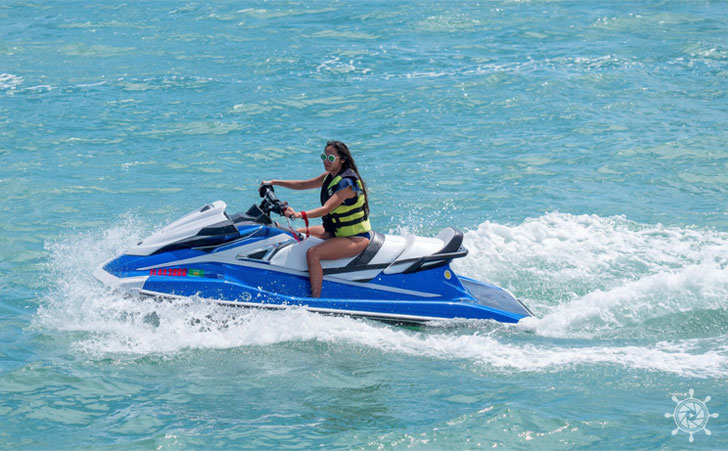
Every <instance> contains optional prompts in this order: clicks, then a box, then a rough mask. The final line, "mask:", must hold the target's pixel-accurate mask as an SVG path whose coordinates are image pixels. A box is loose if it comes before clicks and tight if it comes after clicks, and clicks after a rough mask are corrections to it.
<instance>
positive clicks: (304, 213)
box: [301, 210, 311, 238]
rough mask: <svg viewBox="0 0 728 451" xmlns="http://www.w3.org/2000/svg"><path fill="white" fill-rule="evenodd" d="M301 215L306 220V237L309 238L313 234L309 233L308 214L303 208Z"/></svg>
mask: <svg viewBox="0 0 728 451" xmlns="http://www.w3.org/2000/svg"><path fill="white" fill-rule="evenodd" d="M301 217H302V218H303V220H304V221H305V222H306V238H308V237H309V236H311V234H310V233H308V215H307V214H306V212H305V211H303V210H301Z"/></svg>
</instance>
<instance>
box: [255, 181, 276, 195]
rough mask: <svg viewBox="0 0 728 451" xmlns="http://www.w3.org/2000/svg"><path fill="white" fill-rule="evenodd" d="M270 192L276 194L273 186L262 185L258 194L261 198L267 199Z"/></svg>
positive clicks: (268, 184)
mask: <svg viewBox="0 0 728 451" xmlns="http://www.w3.org/2000/svg"><path fill="white" fill-rule="evenodd" d="M269 191H273V192H275V190H274V189H273V185H272V184H270V183H261V184H260V186H259V187H258V194H260V197H265V195H266V194H268V192H269Z"/></svg>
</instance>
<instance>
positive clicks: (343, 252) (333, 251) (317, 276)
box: [306, 236, 369, 298]
mask: <svg viewBox="0 0 728 451" xmlns="http://www.w3.org/2000/svg"><path fill="white" fill-rule="evenodd" d="M367 245H369V239H367V238H364V237H361V236H354V237H349V238H331V239H329V240H326V241H324V242H323V243H321V244H317V245H316V246H314V247H312V248H309V249H308V251H306V261H308V278H309V280H310V281H311V297H312V298H317V297H320V296H321V284H322V282H323V279H324V271H323V269H322V268H321V260H336V259H339V258H346V257H353V256H355V255H358V254H359V253H361V252H362V251H363V250H364V249H366V247H367Z"/></svg>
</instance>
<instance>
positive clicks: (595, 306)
mask: <svg viewBox="0 0 728 451" xmlns="http://www.w3.org/2000/svg"><path fill="white" fill-rule="evenodd" d="M465 245H466V247H468V248H469V249H470V251H471V253H470V255H469V257H468V258H467V259H465V260H463V261H460V262H456V263H455V264H454V265H453V266H454V268H455V269H456V270H458V271H459V272H461V273H463V274H465V275H469V276H471V277H475V278H485V279H489V280H491V281H493V282H495V283H498V284H500V285H503V286H505V287H507V288H509V289H510V290H511V291H513V292H514V293H515V294H516V295H517V296H519V297H522V298H524V299H525V300H526V302H527V304H528V305H529V306H530V307H531V309H532V310H535V311H536V312H537V315H536V316H537V317H538V318H533V319H530V320H528V321H525V322H524V325H526V326H527V327H529V328H530V330H532V331H535V332H536V333H538V334H541V335H546V336H555V337H597V336H600V335H610V334H612V335H613V334H614V333H615V331H618V330H619V329H621V328H623V327H633V326H638V325H640V324H643V323H645V322H646V321H649V320H651V319H654V318H657V317H661V316H665V315H670V314H673V313H678V312H690V311H710V310H718V311H725V310H726V309H728V234H727V233H723V232H717V231H714V230H702V229H697V228H679V227H668V226H663V225H660V224H657V225H649V224H639V223H636V222H633V221H630V220H628V219H626V218H624V217H622V216H616V217H607V218H604V217H600V216H596V215H570V214H564V213H548V214H546V215H543V216H541V217H539V218H531V219H527V220H525V221H524V222H523V223H521V224H519V225H515V226H508V225H503V224H498V223H492V222H484V223H483V224H481V225H480V226H479V227H478V228H477V229H476V230H472V231H469V232H468V233H466V236H465ZM680 331H681V332H682V333H690V331H689V330H685V329H684V328H682V329H680ZM646 333H658V334H659V333H669V330H661V331H654V330H653V331H646Z"/></svg>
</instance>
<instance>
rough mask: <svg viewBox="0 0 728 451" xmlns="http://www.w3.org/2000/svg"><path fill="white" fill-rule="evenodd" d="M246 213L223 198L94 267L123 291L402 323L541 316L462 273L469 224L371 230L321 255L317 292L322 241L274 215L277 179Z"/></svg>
mask: <svg viewBox="0 0 728 451" xmlns="http://www.w3.org/2000/svg"><path fill="white" fill-rule="evenodd" d="M260 194H261V196H262V197H263V201H262V202H261V203H260V205H255V204H254V205H253V206H252V207H251V208H250V209H248V211H247V212H245V213H243V214H241V213H237V214H234V215H228V214H227V213H226V212H225V208H226V205H225V202H223V201H216V202H213V203H211V204H207V205H205V206H203V207H202V208H199V209H197V210H195V211H193V212H191V213H189V214H187V215H185V216H183V217H182V218H180V219H178V220H176V221H174V222H172V223H171V224H169V225H168V226H166V227H164V228H163V229H162V230H160V231H158V232H156V233H155V234H153V235H152V236H150V237H149V238H146V239H145V240H143V241H140V242H139V243H137V244H136V245H135V246H133V247H132V248H131V249H129V250H128V251H126V252H125V253H124V254H123V255H121V256H119V257H116V258H113V259H111V260H109V261H107V262H106V263H104V264H102V265H101V266H99V267H98V268H97V269H96V270H95V271H94V276H95V277H96V278H97V279H98V280H100V281H101V282H102V283H103V284H105V285H107V286H109V287H111V288H113V289H115V290H118V291H122V292H129V293H132V294H139V295H149V296H160V297H167V298H170V297H171V298H179V297H193V296H196V297H198V298H200V299H203V300H209V301H211V302H216V303H219V304H227V305H235V306H245V307H259V308H285V307H286V306H300V307H304V308H306V309H308V310H311V311H314V312H321V313H329V314H343V315H353V316H362V317H368V318H375V319H380V320H386V321H396V322H425V321H432V320H442V319H452V318H465V319H493V320H497V321H501V322H506V323H515V322H518V320H520V319H521V318H524V317H527V316H532V314H531V312H530V311H529V310H528V308H527V307H526V306H525V305H523V304H522V303H521V302H520V301H519V300H518V299H516V298H515V297H514V296H513V295H512V294H511V293H510V292H509V291H507V290H505V289H503V288H500V287H497V286H494V285H489V284H487V283H483V282H479V281H477V280H473V279H469V278H467V277H462V276H457V275H455V273H454V272H453V271H452V270H451V269H450V261H451V260H452V259H454V258H460V257H464V256H465V255H466V254H467V252H468V251H467V250H466V249H465V248H463V247H462V242H463V234H462V232H460V231H458V230H456V229H453V228H451V227H448V228H446V229H445V230H443V231H442V232H441V233H440V234H439V235H437V236H436V237H435V238H424V237H418V236H412V235H406V236H398V235H386V234H381V233H377V232H373V233H372V239H371V242H370V244H369V246H368V247H367V248H366V249H365V250H364V251H363V252H362V253H361V254H359V255H358V256H356V257H350V258H345V259H341V260H329V261H326V260H325V261H322V262H321V263H322V267H323V270H324V279H323V287H322V297H321V298H312V297H310V286H309V279H308V270H307V264H306V250H307V249H308V248H310V247H312V246H315V245H316V244H318V243H320V242H321V240H320V239H318V238H314V237H308V238H305V239H304V238H303V236H301V235H300V234H298V232H295V231H293V230H289V229H286V228H283V227H282V226H281V225H279V224H278V223H277V222H275V221H273V220H272V219H271V216H270V215H271V212H275V213H278V214H282V213H283V211H284V210H285V207H286V204H285V203H284V202H281V201H280V200H278V199H277V197H276V196H275V194H274V192H273V188H272V187H271V186H265V187H263V188H262V189H261V191H260Z"/></svg>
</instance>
